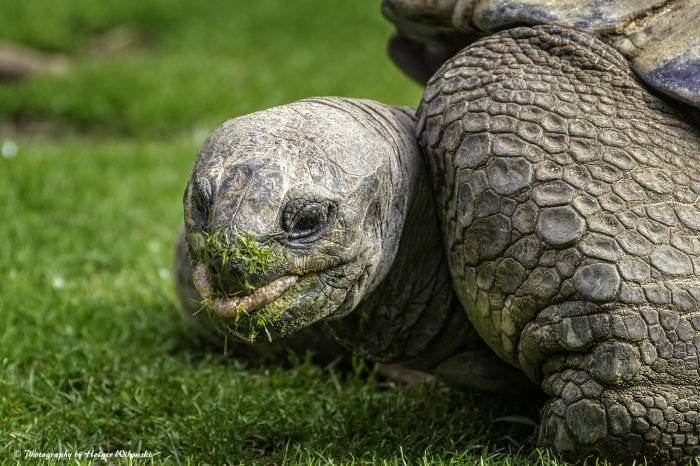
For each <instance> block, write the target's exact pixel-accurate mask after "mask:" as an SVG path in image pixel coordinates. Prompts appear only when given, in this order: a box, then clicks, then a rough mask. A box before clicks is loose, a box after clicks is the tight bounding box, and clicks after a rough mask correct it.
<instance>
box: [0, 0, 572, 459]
mask: <svg viewBox="0 0 700 466" xmlns="http://www.w3.org/2000/svg"><path fill="white" fill-rule="evenodd" d="M0 11H2V14H0V40H8V41H14V42H20V43H23V44H25V45H28V46H31V47H35V48H38V49H40V50H44V51H50V52H54V53H62V54H65V55H66V56H67V57H68V59H69V60H70V63H71V64H70V66H69V68H68V70H67V71H66V72H65V73H63V74H58V75H50V74H47V75H40V76H36V77H34V78H32V79H30V80H27V81H23V82H21V83H16V84H3V85H0V147H2V151H0V209H1V210H0V211H1V212H2V214H3V215H2V221H0V364H1V366H2V369H1V370H2V372H1V374H2V376H1V377H0V459H2V460H3V462H4V463H8V464H14V463H17V464H59V465H63V464H108V463H109V464H116V463H119V464H128V463H129V461H128V460H124V459H117V460H115V459H112V460H110V461H109V462H105V461H104V460H100V459H92V460H91V459H87V460H86V459H80V460H78V459H75V458H73V459H72V460H70V461H68V460H62V459H53V460H50V459H49V460H41V459H36V458H34V459H26V458H24V457H25V450H29V451H35V452H40V453H51V454H55V453H60V452H69V453H73V452H90V451H92V452H95V453H98V452H100V451H102V452H105V453H116V452H118V451H120V450H123V451H131V452H133V453H137V452H150V453H153V454H154V455H155V456H153V459H152V462H153V463H160V462H167V463H169V464H200V463H209V464H215V465H220V464H223V463H227V464H282V463H285V464H297V463H301V464H353V463H354V464H389V465H391V464H416V463H419V464H474V465H481V464H510V465H519V464H523V463H525V462H539V464H551V465H555V464H563V462H562V461H560V460H558V459H557V458H554V457H552V458H550V457H549V456H548V455H549V453H548V452H538V451H536V450H535V449H534V447H533V446H532V443H531V442H530V440H529V435H530V434H531V432H532V428H531V426H528V425H523V424H519V423H517V422H513V419H512V418H513V417H516V416H523V415H529V416H533V412H532V410H528V407H527V406H523V405H519V404H518V403H517V402H510V403H509V402H506V401H503V400H498V399H496V398H489V397H483V396H482V397H476V396H471V395H468V394H463V393H458V392H454V391H450V390H447V389H445V388H444V387H440V386H423V387H420V388H419V389H405V388H401V387H397V386H395V385H393V384H391V383H388V382H385V381H382V380H381V379H379V378H378V376H377V375H376V372H375V370H374V369H373V367H372V366H371V365H370V364H367V366H365V365H364V364H365V363H363V362H361V361H358V362H356V364H355V366H354V370H350V371H341V370H339V369H337V368H332V367H325V368H320V367H317V366H314V365H312V364H311V363H310V362H309V361H308V359H304V358H301V359H298V360H296V361H293V362H292V367H291V368H281V367H278V366H259V365H257V366H256V365H246V364H245V363H242V362H236V361H233V360H231V359H230V358H226V357H225V356H224V355H222V354H219V353H218V352H216V351H214V350H212V349H211V348H208V347H206V346H205V345H204V344H203V343H202V342H201V341H199V340H198V339H197V337H196V336H195V335H194V334H193V332H192V331H191V330H190V329H188V327H187V326H186V325H185V323H184V322H183V320H182V318H181V315H180V311H179V309H178V305H177V302H176V298H175V296H174V292H173V289H172V284H171V279H170V263H171V253H172V249H173V240H174V234H175V231H176V229H177V227H178V225H179V223H180V221H181V216H182V213H181V210H182V207H181V198H182V191H183V188H184V184H185V181H186V179H187V176H188V174H189V170H190V168H191V164H192V162H193V160H194V157H195V155H196V153H197V150H198V146H199V144H201V142H202V141H203V139H204V137H205V136H206V134H207V133H208V132H209V131H211V130H212V129H213V128H214V127H215V126H216V125H218V124H219V123H221V122H222V121H224V120H225V119H227V118H230V117H232V116H236V115H239V114H243V113H247V112H251V111H254V110H256V109H260V108H265V107H270V106H273V105H279V104H283V103H286V102H290V101H292V100H295V99H298V98H302V97H308V96H311V95H344V96H355V97H365V98H373V99H377V100H381V101H384V102H387V103H392V104H397V105H415V104H416V103H417V102H418V100H419V98H420V93H421V91H420V89H419V88H418V86H416V85H414V84H412V83H411V82H409V81H408V79H407V78H405V77H403V76H402V75H401V74H400V73H399V72H398V71H397V70H396V69H394V67H393V65H392V64H391V63H390V62H389V60H388V58H387V57H386V55H385V43H386V40H387V38H388V36H389V34H390V32H391V26H390V25H389V24H388V23H387V22H386V21H385V20H384V19H383V18H382V17H381V15H380V13H379V2H378V1H376V0H374V1H367V2H360V1H350V0H345V1H333V2H331V1H328V0H297V1H294V2H291V1H288V2H283V1H275V0H235V1H234V0H208V1H206V2H205V1H200V2H195V1H188V2H174V1H171V0H100V1H95V0H67V1H65V2H58V1H55V0H0ZM504 417H505V418H508V417H510V419H500V420H499V418H504ZM18 450H19V451H20V457H19V459H18V458H16V457H15V454H14V452H15V451H18ZM145 462H146V463H150V462H151V461H145ZM142 463H144V461H133V464H142Z"/></svg>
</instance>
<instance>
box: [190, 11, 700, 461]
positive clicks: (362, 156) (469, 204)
mask: <svg viewBox="0 0 700 466" xmlns="http://www.w3.org/2000/svg"><path fill="white" fill-rule="evenodd" d="M553 3H554V2H545V1H544V0H521V1H508V0H490V1H486V0H482V1H464V0H461V1H457V0H416V1H409V0H385V2H384V11H385V14H386V15H387V16H388V17H389V18H390V19H392V20H393V21H395V23H396V24H397V26H398V31H399V33H398V35H397V36H396V37H395V38H394V39H393V40H392V42H391V45H390V51H391V55H392V57H393V58H394V59H395V61H396V62H397V63H398V64H399V66H401V67H402V68H404V69H405V70H407V71H408V72H409V73H410V74H411V75H412V76H413V77H415V78H416V79H418V80H420V81H424V80H426V79H427V77H428V76H429V75H431V74H432V73H433V72H434V74H432V77H431V78H430V79H429V80H428V82H427V88H426V90H425V94H424V96H423V99H422V101H421V103H420V106H419V107H418V109H417V111H414V110H413V109H410V108H394V107H391V106H387V105H383V104H380V103H377V102H372V101H367V100H358V99H345V98H332V97H331V98H311V99H306V100H302V101H299V102H295V103H292V104H289V105H285V106H282V107H276V108H272V109H269V110H264V111H260V112H257V113H253V114H250V115H246V116H241V117H238V118H235V119H233V120H230V121H228V122H226V123H224V124H223V125H222V126H220V127H219V128H218V129H216V130H215V131H214V133H213V134H212V135H211V136H210V137H209V138H208V139H207V141H206V142H205V143H204V145H203V147H202V149H201V151H200V153H199V156H198V157H197V160H196V162H195V166H194V169H193V171H192V174H191V177H190V179H189V182H188V184H187V188H186V192H185V198H184V205H185V229H184V233H183V234H181V237H180V244H181V246H180V247H179V249H178V254H177V256H176V264H177V271H178V273H177V275H176V277H177V278H176V282H177V286H178V290H179V291H178V292H179V294H180V296H181V299H182V301H183V305H184V307H185V309H186V311H187V313H188V314H192V313H195V311H196V310H197V309H199V308H205V309H206V310H207V311H208V312H207V314H208V316H209V317H211V322H213V324H214V326H215V327H216V328H218V329H220V330H221V331H223V332H225V333H226V334H228V335H233V336H236V337H239V338H241V339H248V340H251V341H252V340H263V341H268V340H271V341H272V343H254V344H252V345H250V346H249V347H246V346H245V345H239V346H238V347H237V348H239V349H240V351H241V352H245V351H247V349H246V348H253V349H252V350H251V351H253V352H256V351H259V352H263V353H265V352H267V353H268V354H279V351H280V348H284V347H285V346H291V347H295V348H303V347H305V346H306V347H313V346H316V345H318V347H320V348H324V349H323V350H322V352H325V354H336V353H337V351H339V350H338V349H337V348H336V347H335V346H334V343H333V342H332V340H331V338H330V337H329V336H328V335H329V330H330V332H331V333H332V334H333V336H334V337H335V338H336V339H337V340H338V341H340V342H341V343H342V344H343V346H344V347H346V348H348V349H350V350H351V351H352V352H354V353H356V354H359V355H362V356H364V357H367V358H370V359H373V360H376V361H382V362H398V363H401V364H402V365H405V366H406V367H409V368H415V369H419V370H422V371H426V372H431V373H434V374H436V375H437V376H438V377H440V378H441V379H443V380H445V381H446V382H447V383H450V384H453V385H456V386H460V387H463V388H468V389H475V390H490V391H501V392H504V393H509V392H510V393H526V392H536V391H543V392H544V393H545V394H546V395H547V396H548V397H549V398H548V400H547V401H546V403H545V405H544V407H543V409H542V410H541V422H540V424H539V427H538V433H537V443H538V444H539V445H542V446H547V447H552V448H554V449H556V450H557V451H559V452H561V453H562V454H564V455H565V456H567V457H569V458H581V457H583V456H586V455H589V454H595V455H600V456H603V457H606V458H609V459H611V460H617V461H623V462H630V461H631V460H632V459H641V458H643V457H644V458H646V459H647V460H648V461H650V462H652V463H654V464H672V463H681V462H683V461H686V460H687V459H688V458H689V457H692V456H696V455H700V415H699V413H700V357H699V356H700V201H699V197H700V167H699V166H698V162H699V161H700V131H699V130H698V124H699V121H698V118H697V113H696V110H695V109H694V106H698V105H699V104H700V84H699V81H698V77H697V74H696V71H697V70H698V64H699V63H700V61H699V57H700V32H699V30H700V29H699V28H698V23H699V21H700V18H699V17H698V14H699V12H700V4H698V3H693V2H691V1H681V0H678V1H666V2H664V1H643V0H634V1H629V2H619V5H617V4H616V3H618V2H610V1H603V0H588V1H579V2H573V1H568V0H567V1H562V2H558V3H557V5H555V6H552V4H553ZM513 26H515V27H513ZM472 41H473V43H471V45H467V44H469V43H470V42H472ZM465 45H467V46H466V48H463V49H462V50H461V51H459V50H458V49H459V47H463V46H465ZM454 53H456V55H454V56H452V54H454ZM445 60H446V61H445ZM443 61H444V63H442V62H443ZM438 68H439V69H438ZM436 69H437V71H436ZM194 301H196V302H194ZM201 316H202V313H200V314H198V315H195V316H194V317H193V319H194V320H195V322H196V323H197V324H198V325H199V326H200V328H202V329H203V331H207V329H208V328H209V326H210V324H209V320H207V321H206V322H205V321H204V320H203V318H202V317H201ZM321 322H322V323H321ZM283 336H288V339H281V340H279V342H277V341H278V340H277V338H278V337H283ZM329 348H330V349H329Z"/></svg>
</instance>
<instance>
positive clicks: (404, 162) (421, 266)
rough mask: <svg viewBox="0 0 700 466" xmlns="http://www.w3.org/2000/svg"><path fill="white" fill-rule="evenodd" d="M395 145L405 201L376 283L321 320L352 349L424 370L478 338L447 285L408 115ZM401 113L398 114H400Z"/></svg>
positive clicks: (423, 166)
mask: <svg viewBox="0 0 700 466" xmlns="http://www.w3.org/2000/svg"><path fill="white" fill-rule="evenodd" d="M396 112H397V113H399V112H400V113H401V115H403V119H405V120H408V119H409V118H410V120H408V122H410V124H407V125H406V126H407V128H406V129H405V130H404V131H403V133H405V138H404V140H403V141H402V145H403V146H404V147H401V148H400V149H399V150H398V151H397V152H398V153H397V157H398V162H399V165H400V166H401V168H402V172H403V173H404V175H405V176H406V177H407V179H406V180H405V184H404V186H405V189H406V195H407V196H409V205H408V211H407V214H406V218H405V220H404V222H403V232H402V235H401V240H400V243H399V248H398V251H397V253H396V255H395V257H394V259H393V263H392V265H391V267H390V269H389V271H388V272H387V274H386V276H385V277H384V279H383V280H382V281H381V282H380V283H379V285H378V286H377V287H376V288H375V289H374V290H373V291H372V292H370V293H369V294H368V295H367V296H365V297H364V298H363V300H362V301H361V302H360V304H359V305H358V306H357V307H356V308H355V310H354V311H353V312H351V313H350V314H348V315H347V316H345V317H343V318H341V319H338V320H332V321H327V324H328V325H329V327H330V328H331V330H332V331H333V333H334V334H335V335H336V338H338V339H339V340H340V341H341V342H342V343H343V344H344V345H346V346H347V347H349V348H350V349H351V350H352V351H353V353H355V354H358V355H360V356H363V357H366V358H368V359H371V360H375V361H381V362H401V363H404V364H406V365H408V366H410V367H414V368H416V369H422V370H427V371H429V370H431V369H432V368H433V367H435V366H436V365H437V364H438V363H439V362H441V361H442V360H444V359H445V358H446V357H448V356H450V355H451V354H453V353H454V352H455V351H456V350H457V349H459V348H460V347H462V346H463V345H464V344H465V343H466V342H468V341H470V340H472V339H474V338H478V337H477V336H476V332H475V331H474V330H473V328H472V326H471V324H470V323H469V321H468V319H467V316H466V313H465V312H464V310H463V309H462V306H461V305H460V303H459V301H458V300H457V297H456V295H455V293H454V291H453V288H452V280H451V278H450V274H449V267H448V264H447V257H446V254H445V251H444V248H443V244H442V239H441V233H440V227H439V221H438V218H437V214H436V210H437V209H436V208H435V199H434V196H433V193H432V189H431V185H430V178H429V173H428V167H427V165H426V164H425V162H424V160H423V156H422V154H421V152H420V150H419V149H418V147H417V145H416V143H415V137H414V135H413V125H414V122H413V116H412V115H411V114H409V113H408V112H407V111H406V110H404V109H401V110H399V109H397V110H396ZM399 117H400V115H399Z"/></svg>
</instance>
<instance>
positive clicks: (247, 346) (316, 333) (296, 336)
mask: <svg viewBox="0 0 700 466" xmlns="http://www.w3.org/2000/svg"><path fill="white" fill-rule="evenodd" d="M173 275H174V280H175V292H176V294H177V296H178V298H179V300H180V304H181V305H182V309H183V311H184V314H185V317H187V319H188V320H189V321H190V323H191V324H192V326H193V328H194V329H195V330H196V331H197V332H198V333H199V334H200V335H201V336H202V337H203V338H204V339H206V340H207V341H208V342H209V343H211V344H212V345H214V346H216V347H218V348H220V349H223V348H224V346H225V345H226V347H227V350H228V351H229V352H230V354H231V355H233V356H234V357H238V358H242V359H245V360H248V361H278V362H283V361H285V360H286V359H287V358H288V356H289V355H290V353H292V354H296V355H299V356H303V355H304V354H305V353H306V351H311V352H312V353H313V360H314V361H315V362H317V363H321V364H327V363H331V362H333V361H336V360H339V359H343V358H347V357H349V353H348V352H347V351H346V350H345V349H343V347H342V346H341V345H340V343H338V342H337V341H336V340H335V338H334V337H333V335H332V334H331V332H330V330H328V328H326V326H325V324H324V323H323V322H319V323H317V324H314V325H311V326H310V327H308V328H305V329H302V330H300V331H298V332H295V333H293V334H291V335H289V336H287V337H286V338H283V339H275V340H273V341H272V342H264V341H263V342H256V343H247V342H243V341H239V340H235V339H233V338H231V337H229V339H228V342H226V341H225V337H224V335H223V334H222V333H220V332H219V331H218V330H217V329H216V327H215V326H214V324H213V323H212V321H211V319H210V318H209V315H208V313H207V309H206V308H203V304H202V297H201V296H200V294H199V292H198V291H197V289H196V288H195V286H194V283H193V280H192V265H191V263H190V258H189V254H188V252H187V242H186V241H185V235H184V228H180V230H179V231H178V234H177V241H176V246H175V258H174V264H173Z"/></svg>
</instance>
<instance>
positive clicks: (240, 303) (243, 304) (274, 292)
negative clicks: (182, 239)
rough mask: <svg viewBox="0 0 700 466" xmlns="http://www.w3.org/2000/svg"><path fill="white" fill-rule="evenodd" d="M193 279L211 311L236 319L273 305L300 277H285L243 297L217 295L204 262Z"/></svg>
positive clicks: (197, 266) (199, 264)
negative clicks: (240, 315) (239, 315)
mask: <svg viewBox="0 0 700 466" xmlns="http://www.w3.org/2000/svg"><path fill="white" fill-rule="evenodd" d="M193 279H194V285H195V287H196V288H197V291H199V294H200V295H201V296H202V299H203V300H204V302H205V303H206V305H207V307H208V308H209V309H210V310H211V311H213V312H214V313H216V314H217V315H218V316H220V317H235V316H236V315H237V314H239V313H242V312H245V313H250V312H252V311H256V310H258V309H260V308H262V307H264V306H266V305H268V304H270V303H272V302H273V301H275V300H276V299H277V298H279V297H280V296H282V294H283V293H284V292H285V291H287V290H288V289H289V288H290V287H291V286H292V285H293V284H294V283H296V281H297V280H298V279H299V276H298V275H284V276H282V277H280V278H278V279H276V280H273V281H271V282H270V283H267V284H266V285H263V286H261V287H259V288H257V289H256V290H255V291H253V292H251V293H250V294H247V295H242V296H219V295H217V294H216V293H215V291H214V285H213V284H212V282H211V279H210V277H209V272H208V270H207V266H206V265H205V264H204V263H203V262H200V263H198V264H197V265H196V266H195V269H194V275H193Z"/></svg>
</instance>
